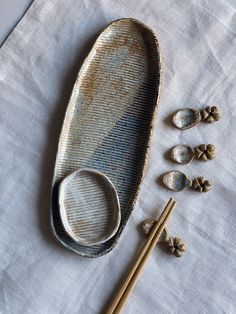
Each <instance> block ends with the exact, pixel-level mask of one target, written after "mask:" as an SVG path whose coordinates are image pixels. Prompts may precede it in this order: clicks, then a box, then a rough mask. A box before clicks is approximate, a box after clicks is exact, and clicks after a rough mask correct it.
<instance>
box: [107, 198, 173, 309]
mask: <svg viewBox="0 0 236 314" xmlns="http://www.w3.org/2000/svg"><path fill="white" fill-rule="evenodd" d="M175 205H176V202H175V201H174V200H173V199H172V198H170V199H169V201H168V203H167V204H166V206H165V208H164V210H163V212H162V213H161V215H160V217H159V218H158V220H157V221H156V222H155V224H154V226H153V227H152V229H151V232H150V234H149V235H148V238H147V241H146V243H145V244H144V246H143V248H142V250H141V252H140V253H139V255H138V257H137V259H136V261H135V263H134V265H133V267H132V269H131V271H130V273H129V274H128V276H127V278H126V279H125V281H124V282H123V284H122V286H121V287H120V289H119V290H118V293H117V294H116V295H115V297H114V299H113V301H112V303H111V304H110V306H109V307H108V309H107V311H106V314H118V313H120V312H121V310H122V308H123V306H124V305H125V304H126V302H127V300H128V297H129V295H130V293H131V292H132V290H133V288H134V286H135V284H136V282H137V280H138V278H139V276H140V274H141V272H142V269H143V267H144V265H145V263H146V261H147V259H148V257H149V256H150V254H151V253H152V251H153V250H154V248H155V246H156V244H157V242H158V240H159V238H160V236H161V234H162V232H163V230H164V228H165V225H166V223H167V220H168V219H169V217H170V215H171V213H172V211H173V209H174V207H175Z"/></svg>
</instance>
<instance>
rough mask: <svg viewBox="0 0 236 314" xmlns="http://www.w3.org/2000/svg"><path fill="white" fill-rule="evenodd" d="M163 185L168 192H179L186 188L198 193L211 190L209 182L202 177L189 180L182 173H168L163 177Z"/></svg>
mask: <svg viewBox="0 0 236 314" xmlns="http://www.w3.org/2000/svg"><path fill="white" fill-rule="evenodd" d="M162 182H163V184H164V185H165V186H166V187H167V188H168V189H170V190H172V191H175V192H179V191H182V190H183V189H186V188H190V187H191V188H193V189H194V190H196V191H199V192H208V191H210V189H211V186H212V184H211V182H210V181H209V180H207V179H205V178H204V177H199V178H196V179H193V180H190V179H189V178H188V177H187V176H186V175H185V174H184V173H183V172H180V171H170V172H167V173H165V174H164V175H163V178H162Z"/></svg>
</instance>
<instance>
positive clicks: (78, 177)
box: [59, 168, 120, 246]
mask: <svg viewBox="0 0 236 314" xmlns="http://www.w3.org/2000/svg"><path fill="white" fill-rule="evenodd" d="M59 210H60V215H61V220H62V222H63V226H64V228H65V230H66V232H67V233H68V234H69V235H70V236H71V238H72V239H73V240H74V241H75V242H77V243H80V244H82V245H89V246H91V245H96V244H99V243H103V242H105V241H107V240H109V239H110V238H111V237H112V236H113V235H114V234H115V233H116V231H117V229H118V227H119V224H120V204H119V198H118V195H117V192H116V189H115V187H114V186H113V184H112V183H111V181H110V180H109V179H108V178H107V177H106V176H105V175H103V174H101V173H100V172H97V171H94V170H91V169H84V168H82V169H79V170H77V171H74V172H72V174H70V175H69V176H67V177H66V178H65V179H64V180H62V182H61V184H60V187H59Z"/></svg>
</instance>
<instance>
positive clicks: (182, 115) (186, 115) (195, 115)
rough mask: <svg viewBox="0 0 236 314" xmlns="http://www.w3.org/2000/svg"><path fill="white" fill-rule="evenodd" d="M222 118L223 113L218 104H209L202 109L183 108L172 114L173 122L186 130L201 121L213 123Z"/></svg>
mask: <svg viewBox="0 0 236 314" xmlns="http://www.w3.org/2000/svg"><path fill="white" fill-rule="evenodd" d="M220 118H221V114H220V111H219V109H218V108H217V107H216V106H212V107H210V106H208V107H206V108H205V109H202V110H195V109H190V108H183V109H180V110H178V111H176V112H175V113H174V114H173V115H172V122H173V124H174V125H175V126H176V127H177V128H178V129H181V130H186V129H189V128H191V127H193V126H194V125H196V124H197V123H198V122H200V121H202V122H206V123H212V122H214V121H218V120H220Z"/></svg>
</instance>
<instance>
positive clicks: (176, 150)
mask: <svg viewBox="0 0 236 314" xmlns="http://www.w3.org/2000/svg"><path fill="white" fill-rule="evenodd" d="M170 156H171V159H172V160H173V161H174V162H176V163H178V164H187V163H189V162H190V161H192V160H193V159H197V160H201V161H207V160H212V159H214V158H215V157H216V147H215V145H213V144H201V145H199V146H197V147H195V148H192V147H191V146H189V145H176V146H174V147H173V148H172V149H171V151H170Z"/></svg>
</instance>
